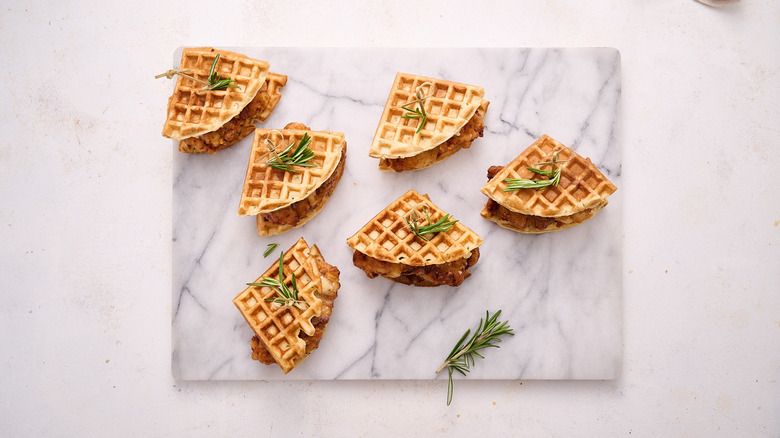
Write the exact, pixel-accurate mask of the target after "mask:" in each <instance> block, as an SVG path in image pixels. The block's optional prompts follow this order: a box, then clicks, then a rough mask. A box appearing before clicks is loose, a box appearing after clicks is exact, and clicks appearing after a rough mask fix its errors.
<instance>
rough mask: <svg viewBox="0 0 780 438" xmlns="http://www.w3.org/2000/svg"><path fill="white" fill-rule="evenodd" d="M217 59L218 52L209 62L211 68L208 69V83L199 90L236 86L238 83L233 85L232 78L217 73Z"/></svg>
mask: <svg viewBox="0 0 780 438" xmlns="http://www.w3.org/2000/svg"><path fill="white" fill-rule="evenodd" d="M218 61H219V53H217V56H215V57H214V62H212V63H211V70H209V77H208V80H209V84H208V85H206V86H205V87H203V88H201V89H200V91H206V90H224V89H225V88H238V85H234V84H233V82H235V80H234V79H231V78H223V77H222V75H217V71H216V68H217V62H218Z"/></svg>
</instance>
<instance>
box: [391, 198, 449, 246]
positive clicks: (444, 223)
mask: <svg viewBox="0 0 780 438" xmlns="http://www.w3.org/2000/svg"><path fill="white" fill-rule="evenodd" d="M418 205H419V204H418ZM422 209H423V213H424V214H425V219H426V220H427V221H428V222H427V223H428V225H420V221H422V219H423V218H421V217H420V215H418V214H417V205H415V206H414V208H412V210H411V211H410V212H409V219H407V218H404V221H405V222H406V225H408V226H409V229H410V230H412V233H414V234H415V235H417V237H419V238H420V239H422V240H424V241H426V242H427V241H428V239H427V238H426V237H425V235H426V234H435V233H440V232H442V231H447V230H449V229H450V228H452V226H453V225H455V223H456V222H458V220H457V219H455V220H452V219H451V218H452V216H450V215H449V214H445V215H444V217H443V218H441V219H439V220H438V221H437V222H433V221H432V220H431V215H430V214H428V208H427V207H426V206H424V205H423V208H422Z"/></svg>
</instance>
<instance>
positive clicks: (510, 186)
mask: <svg viewBox="0 0 780 438" xmlns="http://www.w3.org/2000/svg"><path fill="white" fill-rule="evenodd" d="M562 150H563V149H559V150H557V151H555V152H553V154H552V160H550V161H544V162H541V163H538V165H539V166H544V165H547V164H549V165H551V166H552V168H551V169H550V170H542V169H538V168H536V167H526V169H528V170H530V171H531V172H533V173H536V174H539V175H543V176H546V177H547V179H525V178H506V179H504V182H505V183H507V186H506V188H505V189H504V191H505V192H511V191H513V190H520V189H543V188H545V187H550V186H555V187H557V186H558V183H560V182H561V169H556V168H555V165H556V164H558V163H565V162H566V161H569V160H563V161H559V160H558V154H560V153H561V151H562Z"/></svg>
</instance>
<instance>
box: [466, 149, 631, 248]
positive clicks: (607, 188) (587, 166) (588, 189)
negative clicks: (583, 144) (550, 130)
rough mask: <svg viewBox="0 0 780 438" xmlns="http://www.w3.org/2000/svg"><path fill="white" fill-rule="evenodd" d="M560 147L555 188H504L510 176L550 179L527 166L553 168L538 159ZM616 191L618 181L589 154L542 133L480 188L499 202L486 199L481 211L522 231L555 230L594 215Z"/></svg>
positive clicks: (547, 157) (541, 159) (544, 158)
mask: <svg viewBox="0 0 780 438" xmlns="http://www.w3.org/2000/svg"><path fill="white" fill-rule="evenodd" d="M556 151H557V152H558V161H559V163H558V164H556V168H557V169H560V171H561V177H560V182H559V183H558V185H557V186H549V187H545V188H540V189H537V188H523V189H519V190H512V191H504V189H506V188H507V185H508V183H507V182H506V181H505V180H506V179H507V178H510V179H531V180H535V179H546V178H547V177H544V176H540V175H538V174H537V173H534V172H532V171H530V170H528V169H527V167H533V168H540V167H543V170H549V169H550V166H549V165H540V164H539V163H545V162H549V161H550V160H551V158H552V156H553V154H554V153H555V152H556ZM615 190H617V188H616V187H615V185H614V184H612V182H610V181H609V180H608V179H607V178H606V177H605V176H604V175H603V174H602V173H601V172H600V171H599V169H598V168H597V167H596V165H595V164H593V163H592V162H591V160H590V158H583V157H582V156H580V155H579V154H577V153H576V152H574V151H573V150H572V149H571V148H568V147H566V146H564V145H563V144H561V143H559V142H557V141H556V140H554V139H552V138H551V137H549V136H547V135H543V136H542V137H540V138H539V139H538V140H536V141H535V142H534V143H533V144H532V145H531V146H529V147H528V148H527V149H526V150H524V151H523V152H522V153H521V154H520V155H519V156H517V157H516V158H515V159H514V160H512V161H511V162H510V163H509V164H507V165H506V166H504V167H503V168H502V169H501V170H500V171H498V172H497V173H496V174H495V176H493V177H492V178H490V180H489V181H488V183H487V184H485V186H483V187H482V193H484V194H485V195H486V196H487V197H488V198H490V200H492V201H493V202H494V203H495V204H491V202H490V201H488V204H487V205H486V206H485V208H484V209H483V210H482V213H481V214H482V216H483V217H485V218H486V219H489V220H492V221H494V222H496V223H498V224H499V225H501V226H504V227H506V228H510V229H513V230H516V231H520V232H524V233H542V232H549V231H555V230H560V229H564V228H570V227H572V226H574V225H577V224H580V223H582V222H584V221H585V220H588V219H590V218H591V217H593V216H594V215H595V214H596V213H597V212H598V211H599V210H601V209H602V208H603V207H604V206H606V205H607V202H608V200H607V198H608V197H609V195H611V194H612V193H614V192H615ZM496 204H497V205H496ZM501 208H503V209H504V210H501ZM513 214H514V215H513Z"/></svg>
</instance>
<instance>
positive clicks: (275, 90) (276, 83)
mask: <svg viewBox="0 0 780 438" xmlns="http://www.w3.org/2000/svg"><path fill="white" fill-rule="evenodd" d="M285 85H287V76H285V75H280V74H276V73H272V72H268V76H267V77H266V79H265V84H263V87H262V88H261V90H260V92H266V93H268V98H269V100H268V103H267V104H266V105H265V107H263V109H262V110H261V111H260V112H259V113H258V114H257V117H256V120H257V121H258V122H261V123H262V122H264V121H265V119H267V118H268V117H269V116H270V115H271V112H272V111H273V110H274V108H276V104H277V103H279V100H280V99H281V98H282V91H281V88H282V87H284V86H285Z"/></svg>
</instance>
